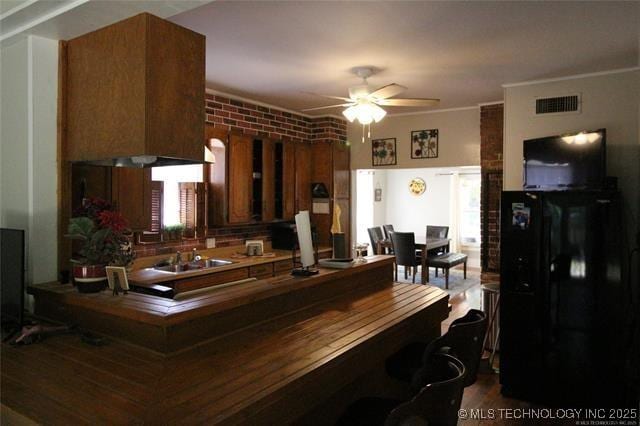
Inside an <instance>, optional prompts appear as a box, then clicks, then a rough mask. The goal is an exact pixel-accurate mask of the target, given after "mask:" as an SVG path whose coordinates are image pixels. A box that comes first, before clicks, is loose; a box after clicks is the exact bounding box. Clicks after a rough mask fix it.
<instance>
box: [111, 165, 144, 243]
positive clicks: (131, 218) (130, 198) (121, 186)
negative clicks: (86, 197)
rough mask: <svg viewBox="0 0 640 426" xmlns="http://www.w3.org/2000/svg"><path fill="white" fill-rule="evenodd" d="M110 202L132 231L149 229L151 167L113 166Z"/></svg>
mask: <svg viewBox="0 0 640 426" xmlns="http://www.w3.org/2000/svg"><path fill="white" fill-rule="evenodd" d="M111 202H112V203H113V205H114V206H115V207H116V208H117V209H118V211H119V212H120V213H121V214H122V215H123V216H124V217H125V218H126V219H127V221H128V222H129V227H130V228H131V229H132V230H134V231H145V230H150V229H151V169H132V168H128V167H114V168H113V169H112V172H111Z"/></svg>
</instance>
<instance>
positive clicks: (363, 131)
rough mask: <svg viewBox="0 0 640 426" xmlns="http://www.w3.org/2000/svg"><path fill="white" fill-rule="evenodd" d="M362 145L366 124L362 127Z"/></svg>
mask: <svg viewBox="0 0 640 426" xmlns="http://www.w3.org/2000/svg"><path fill="white" fill-rule="evenodd" d="M362 143H364V124H363V125H362Z"/></svg>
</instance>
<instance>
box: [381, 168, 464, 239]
mask: <svg viewBox="0 0 640 426" xmlns="http://www.w3.org/2000/svg"><path fill="white" fill-rule="evenodd" d="M417 177H419V178H422V179H424V181H425V182H426V184H427V189H426V191H425V192H424V194H422V195H413V194H412V193H411V192H410V191H409V182H410V181H411V179H413V178H417ZM451 180H452V179H451V175H450V174H448V171H447V170H442V169H437V168H435V169H434V168H429V169H404V170H393V171H391V172H389V173H387V188H388V190H387V191H386V194H383V197H384V196H386V215H385V220H386V223H391V224H393V226H394V229H395V230H396V231H400V232H415V234H416V236H421V235H424V234H425V233H426V225H427V224H429V225H443V226H449V225H450V219H451V218H450V202H451Z"/></svg>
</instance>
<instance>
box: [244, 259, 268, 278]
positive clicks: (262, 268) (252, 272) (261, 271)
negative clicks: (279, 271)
mask: <svg viewBox="0 0 640 426" xmlns="http://www.w3.org/2000/svg"><path fill="white" fill-rule="evenodd" d="M249 276H250V277H255V278H268V277H272V276H273V263H265V264H263V265H256V266H251V267H249Z"/></svg>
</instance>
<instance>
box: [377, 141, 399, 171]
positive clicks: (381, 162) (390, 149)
mask: <svg viewBox="0 0 640 426" xmlns="http://www.w3.org/2000/svg"><path fill="white" fill-rule="evenodd" d="M397 157H398V150H397V149H396V138H385V139H372V140H371V163H372V164H373V166H374V167H376V166H395V165H396V164H398V158H397Z"/></svg>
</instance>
